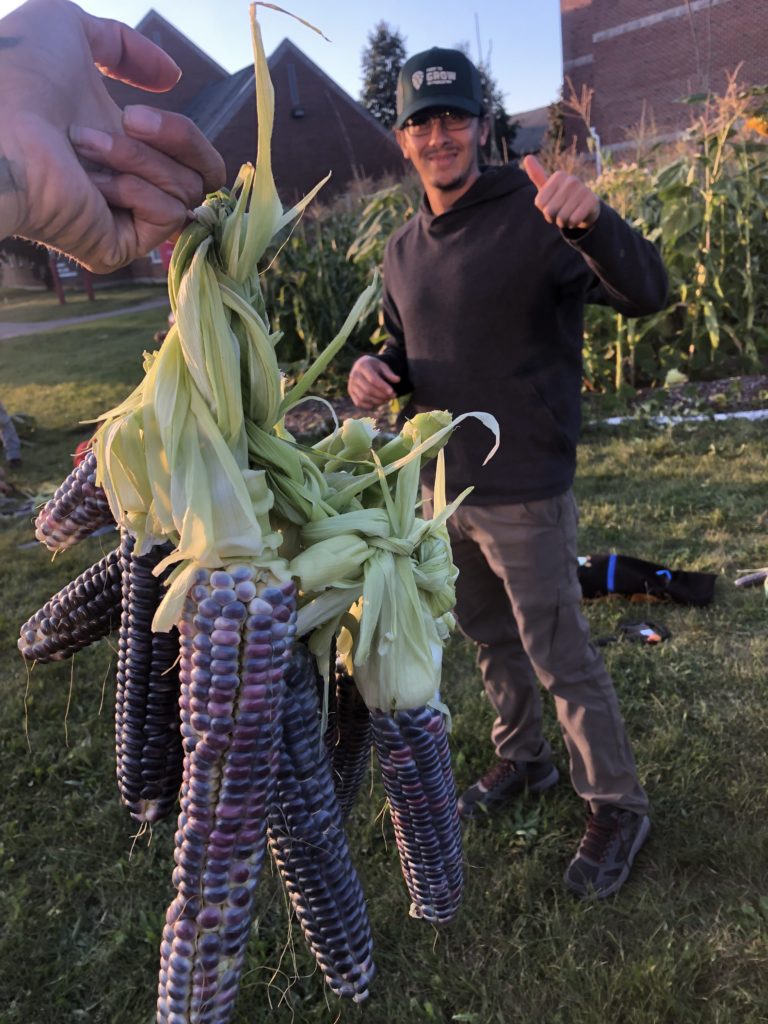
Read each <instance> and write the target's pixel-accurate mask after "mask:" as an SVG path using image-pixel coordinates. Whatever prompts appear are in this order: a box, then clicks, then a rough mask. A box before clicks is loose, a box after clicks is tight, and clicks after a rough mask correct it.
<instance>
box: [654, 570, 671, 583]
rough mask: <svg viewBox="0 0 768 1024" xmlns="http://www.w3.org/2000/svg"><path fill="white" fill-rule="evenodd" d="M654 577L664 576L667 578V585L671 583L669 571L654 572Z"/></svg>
mask: <svg viewBox="0 0 768 1024" xmlns="http://www.w3.org/2000/svg"><path fill="white" fill-rule="evenodd" d="M656 575H657V576H666V577H667V583H671V582H672V573H671V572H670V571H669V569H657V570H656Z"/></svg>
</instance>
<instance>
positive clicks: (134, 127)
mask: <svg viewBox="0 0 768 1024" xmlns="http://www.w3.org/2000/svg"><path fill="white" fill-rule="evenodd" d="M162 123H163V120H162V118H161V116H160V114H159V113H158V112H157V111H156V110H153V109H152V107H142V106H131V107H126V108H125V110H124V111H123V124H124V125H125V127H126V128H127V129H129V130H130V131H134V132H138V133H139V134H140V135H157V133H158V132H159V131H160V127H161V125H162Z"/></svg>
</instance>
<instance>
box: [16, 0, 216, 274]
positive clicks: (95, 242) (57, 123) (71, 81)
mask: <svg viewBox="0 0 768 1024" xmlns="http://www.w3.org/2000/svg"><path fill="white" fill-rule="evenodd" d="M0 52H1V53H2V61H0V237H1V236H3V235H6V234H18V235H22V236H24V237H26V238H31V239H33V240H34V241H38V242H42V243H43V244H45V245H48V246H51V247H53V248H55V249H59V250H61V251H62V252H65V253H66V254H67V255H69V256H72V257H73V258H75V259H76V260H78V261H79V262H80V263H82V264H83V265H84V266H85V267H87V268H88V269H90V270H94V271H97V272H102V273H107V272H109V271H111V270H115V269H117V268H118V267H121V266H123V265H125V264H126V263H130V262H131V260H134V259H136V258H137V257H138V256H141V255H144V254H145V253H147V252H149V251H150V250H151V249H154V248H155V247H156V246H157V245H159V244H160V243H161V242H163V241H164V240H165V239H167V238H168V237H169V236H171V235H172V234H174V233H175V232H177V231H178V230H179V229H180V228H182V227H183V226H184V223H185V221H186V220H187V219H188V211H189V210H190V209H191V208H192V207H194V206H196V205H198V204H199V203H200V202H201V200H202V199H203V197H204V195H205V194H206V193H207V192H209V191H213V190H214V189H216V188H219V187H220V186H221V185H222V184H223V182H224V175H225V170H224V163H223V161H222V159H221V157H220V156H219V154H218V153H217V152H216V150H215V149H214V148H213V147H212V146H211V145H210V143H209V142H208V141H207V139H206V138H205V137H204V135H203V134H202V133H201V132H200V131H199V129H198V128H197V127H196V126H195V125H194V124H193V123H192V122H191V121H189V120H188V119H187V118H185V117H182V116H181V115H180V114H174V113H169V112H166V111H160V110H156V109H154V108H152V107H146V106H132V107H127V108H126V110H125V111H124V112H123V111H121V110H120V108H119V107H118V106H117V105H116V104H115V103H114V101H113V100H112V99H111V98H110V96H109V94H108V92H107V90H106V88H105V86H104V82H103V78H102V75H107V76H108V77H111V78H116V79H118V80H120V81H123V82H127V83H129V84H131V85H135V86H138V87H140V88H142V89H146V90H147V91H149V92H165V91H167V90H168V89H170V88H172V87H173V86H174V85H175V83H176V82H177V81H178V78H179V74H180V73H179V69H178V67H177V66H176V64H175V63H174V62H173V60H171V58H170V57H169V56H168V55H167V54H166V53H164V52H163V51H162V50H161V49H160V48H159V47H157V46H156V45H155V44H154V43H152V42H150V40H148V39H146V38H145V37H144V36H142V35H141V34H140V33H138V32H135V31H134V30H133V29H130V28H128V27H127V26H126V25H122V24H121V23H120V22H117V21H112V20H110V19H105V18H95V17H92V16H91V15H89V14H86V13H85V12H84V11H82V10H81V9H80V8H79V7H77V6H76V5H75V4H73V3H70V2H69V0H29V2H28V3H26V4H24V5H23V6H22V7H20V8H18V9H17V10H15V11H13V12H12V13H11V14H9V15H8V16H7V17H6V18H3V19H2V20H0Z"/></svg>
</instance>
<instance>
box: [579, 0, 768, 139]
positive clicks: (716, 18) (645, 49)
mask: <svg viewBox="0 0 768 1024" xmlns="http://www.w3.org/2000/svg"><path fill="white" fill-rule="evenodd" d="M560 8H561V20H562V34H563V71H564V75H565V76H566V77H568V78H570V80H571V82H572V83H573V85H574V87H575V89H576V91H577V92H579V91H580V90H581V87H582V85H587V86H588V87H590V88H592V89H594V95H593V100H592V112H591V123H592V124H593V126H594V127H595V128H596V130H597V131H598V133H599V135H600V138H601V141H602V143H603V144H604V145H608V146H615V145H617V144H619V145H620V144H621V143H622V142H624V141H625V140H626V138H627V132H628V130H631V129H632V128H633V127H635V126H637V125H638V124H639V122H640V120H641V118H642V116H643V109H644V106H645V111H646V116H647V117H649V116H650V115H652V117H653V120H654V121H655V125H656V130H657V133H658V134H660V135H665V134H671V133H674V132H678V131H681V130H683V129H685V127H686V126H687V125H688V123H689V120H690V111H689V109H688V108H687V107H686V106H685V105H682V104H680V102H679V101H680V100H681V99H682V98H684V97H685V96H688V95H691V94H692V93H697V92H702V91H705V90H711V91H713V92H722V91H723V90H724V89H725V86H726V82H727V73H728V72H730V71H733V70H735V69H736V67H737V65H739V64H741V65H742V67H741V71H740V73H739V82H740V83H742V84H743V85H761V84H768V3H766V2H764V0H688V2H682V0H561V4H560ZM566 92H567V89H566ZM571 127H572V128H573V127H574V126H573V125H572V126H571ZM581 137H582V138H583V133H582V135H581Z"/></svg>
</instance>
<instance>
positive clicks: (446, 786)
mask: <svg viewBox="0 0 768 1024" xmlns="http://www.w3.org/2000/svg"><path fill="white" fill-rule="evenodd" d="M371 724H372V726H373V742H374V745H375V747H376V753H377V755H378V759H379V765H380V767H381V777H382V781H383V783H384V789H385V791H386V794H387V798H388V800H389V808H390V814H391V816H392V825H393V827H394V830H395V841H396V843H397V849H398V852H399V854H400V864H401V866H402V869H403V876H404V877H405V883H406V885H407V887H408V892H409V894H410V897H411V911H410V912H411V916H412V917H422V918H424V919H425V920H427V921H430V922H432V923H433V924H446V923H447V922H448V921H450V920H451V919H452V918H453V917H454V916H455V914H456V912H457V910H458V908H459V903H460V902H461V895H462V889H463V872H462V863H461V858H462V852H461V829H460V826H459V814H458V810H457V807H456V787H455V784H454V781H453V773H452V771H451V755H450V750H449V748H448V737H447V734H446V730H445V721H444V718H443V715H442V714H441V713H440V712H439V711H437V710H435V709H433V708H428V707H422V708H417V709H415V710H413V711H396V712H395V713H394V714H393V715H388V714H385V713H384V712H382V711H372V712H371Z"/></svg>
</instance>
